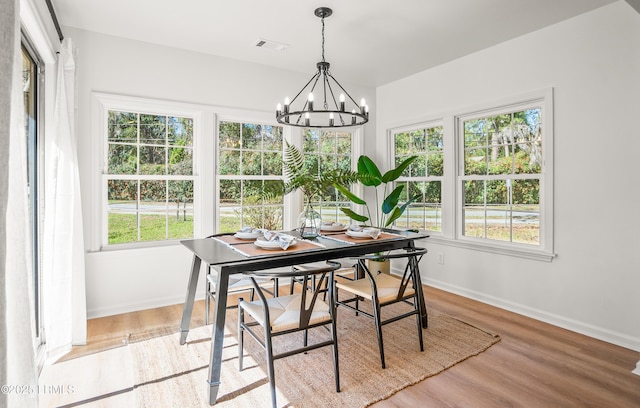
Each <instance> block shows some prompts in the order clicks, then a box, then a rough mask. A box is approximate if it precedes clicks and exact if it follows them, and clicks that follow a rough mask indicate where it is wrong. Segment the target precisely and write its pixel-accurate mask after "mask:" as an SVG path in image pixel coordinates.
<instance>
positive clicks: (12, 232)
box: [0, 0, 38, 407]
mask: <svg viewBox="0 0 640 408" xmlns="http://www.w3.org/2000/svg"><path fill="white" fill-rule="evenodd" d="M0 6H1V7H0V9H1V10H2V12H1V13H0V48H1V49H2V51H1V52H0V69H1V70H0V73H1V74H0V78H1V80H0V83H1V85H0V92H1V95H0V111H2V117H1V120H2V123H1V124H0V126H2V131H1V132H0V151H1V152H2V153H3V159H4V160H6V164H3V168H0V170H2V171H1V172H2V173H3V176H1V177H0V218H1V221H0V273H1V274H2V277H1V278H0V286H1V287H0V290H1V291H2V292H1V293H0V296H1V297H2V300H0V302H2V303H3V305H2V308H0V323H2V327H1V331H2V333H1V335H0V336H1V339H2V340H0V343H1V344H0V348H2V354H0V355H1V356H2V361H0V364H1V365H2V367H1V368H2V378H1V383H2V384H1V385H5V384H20V385H25V386H27V387H31V388H29V389H32V390H33V389H35V388H34V387H35V386H36V384H37V369H36V367H35V358H34V339H33V324H34V321H35V319H34V308H33V304H34V303H33V294H32V291H31V290H30V288H33V282H32V279H31V277H32V275H31V273H32V269H31V262H30V258H31V244H30V240H29V235H28V233H29V217H28V213H27V209H28V208H29V201H28V192H27V182H26V180H27V163H26V160H27V155H26V138H25V125H24V124H25V122H24V102H23V94H22V55H21V48H20V31H19V30H20V27H19V21H20V19H19V18H18V16H19V2H18V1H17V0H1V4H0ZM0 406H8V407H14V406H15V407H37V406H38V396H37V393H30V394H29V395H24V394H22V395H18V393H16V392H13V393H8V394H5V393H2V394H1V396H0Z"/></svg>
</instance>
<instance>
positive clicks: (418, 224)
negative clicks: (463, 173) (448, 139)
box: [392, 125, 444, 232]
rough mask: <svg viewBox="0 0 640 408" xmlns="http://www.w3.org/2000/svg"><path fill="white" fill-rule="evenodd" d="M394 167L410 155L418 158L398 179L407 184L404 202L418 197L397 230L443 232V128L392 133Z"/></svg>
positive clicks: (397, 224) (412, 129) (435, 126)
mask: <svg viewBox="0 0 640 408" xmlns="http://www.w3.org/2000/svg"><path fill="white" fill-rule="evenodd" d="M392 139H393V146H394V160H395V163H394V166H397V165H398V164H400V163H401V162H402V161H404V160H406V159H407V158H409V157H410V156H418V158H417V159H416V160H415V161H414V162H413V163H412V164H411V165H410V166H409V167H408V168H407V169H406V170H405V171H404V173H403V175H402V176H401V177H400V178H399V179H398V181H397V184H398V185H404V186H405V187H404V189H403V191H402V196H401V197H400V201H401V202H406V201H408V200H409V199H410V198H413V197H416V196H417V197H419V198H418V199H417V200H415V201H414V202H413V203H412V204H410V205H409V207H407V210H406V211H405V212H404V214H403V215H402V216H401V217H400V218H398V219H397V220H396V222H395V225H396V226H397V227H402V228H409V229H412V228H418V229H426V230H429V231H438V232H439V231H441V230H442V181H443V176H444V166H443V160H444V140H443V127H442V125H424V126H415V127H412V128H410V129H404V130H396V131H394V132H392Z"/></svg>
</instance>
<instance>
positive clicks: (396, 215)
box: [384, 207, 404, 227]
mask: <svg viewBox="0 0 640 408" xmlns="http://www.w3.org/2000/svg"><path fill="white" fill-rule="evenodd" d="M403 212H404V210H401V209H400V207H396V208H394V209H393V212H392V213H391V215H390V216H389V219H388V220H387V222H385V224H384V226H385V227H388V226H389V225H391V224H393V222H394V221H395V220H397V219H398V218H399V217H400V216H401V215H402V213H403Z"/></svg>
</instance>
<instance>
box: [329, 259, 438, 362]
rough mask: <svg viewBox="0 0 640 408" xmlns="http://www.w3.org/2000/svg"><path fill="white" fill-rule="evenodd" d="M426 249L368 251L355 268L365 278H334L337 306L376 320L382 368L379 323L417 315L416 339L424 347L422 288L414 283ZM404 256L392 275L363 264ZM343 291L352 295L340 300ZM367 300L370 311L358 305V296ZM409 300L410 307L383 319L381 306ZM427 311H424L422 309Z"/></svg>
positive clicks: (359, 299)
mask: <svg viewBox="0 0 640 408" xmlns="http://www.w3.org/2000/svg"><path fill="white" fill-rule="evenodd" d="M425 253H427V250H426V249H425V248H405V249H401V250H395V251H391V252H388V253H384V254H381V255H367V256H363V257H360V258H359V259H358V265H357V266H358V268H359V269H360V270H361V271H363V273H364V276H365V277H364V278H362V279H357V280H353V281H351V280H341V281H336V282H335V285H336V291H335V296H336V299H337V303H336V305H337V306H344V307H347V308H349V309H352V310H355V311H356V315H360V314H362V315H365V316H367V317H370V318H372V319H373V320H374V321H375V325H376V331H377V335H378V347H379V349H380V361H381V363H382V368H385V358H384V344H383V340H382V326H383V325H386V324H388V323H392V322H395V321H398V320H400V319H403V318H405V317H410V316H413V315H415V316H416V325H417V327H418V340H419V343H420V351H424V344H423V341H422V325H421V310H420V308H421V306H420V305H421V304H423V300H422V288H420V290H415V289H416V288H415V283H416V282H418V283H419V284H420V282H421V281H420V276H419V274H420V269H419V267H418V263H419V262H420V259H422V256H423V255H424V254H425ZM391 259H405V260H406V265H405V268H404V273H403V274H402V275H392V274H386V273H373V272H371V271H370V269H369V268H368V267H367V265H366V261H367V260H391ZM340 291H345V292H348V293H350V294H351V295H353V297H349V298H347V299H343V300H339V298H338V294H339V292H340ZM365 299H366V300H370V301H371V302H372V312H371V313H369V312H367V311H363V310H362V309H361V308H360V307H359V306H360V305H359V302H360V301H361V300H365ZM400 302H402V303H408V304H411V305H412V306H413V307H412V308H411V310H408V311H402V312H401V313H399V314H397V315H395V316H392V317H388V318H386V319H385V320H382V318H381V309H382V308H383V307H385V306H389V305H392V304H396V303H400ZM425 313H426V311H425Z"/></svg>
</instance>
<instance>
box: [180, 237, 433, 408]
mask: <svg viewBox="0 0 640 408" xmlns="http://www.w3.org/2000/svg"><path fill="white" fill-rule="evenodd" d="M346 232H348V231H330V232H326V233H321V235H319V236H317V237H315V238H312V239H309V238H305V239H303V238H302V237H300V235H299V234H298V232H297V231H286V232H284V233H285V234H287V235H291V236H293V237H294V238H295V244H294V245H291V246H289V247H287V248H286V249H282V248H279V247H278V248H274V247H264V246H258V245H257V244H256V242H255V241H253V240H245V239H238V238H237V234H233V233H229V234H218V235H213V236H210V237H207V238H199V239H188V240H182V241H180V242H181V243H182V245H184V246H185V247H186V248H188V249H189V250H190V251H191V252H192V253H193V260H192V263H191V271H190V273H189V278H188V283H187V294H186V299H185V302H184V306H183V310H182V319H181V322H180V344H185V343H186V341H187V337H188V334H189V325H190V322H191V315H192V312H193V305H194V300H195V295H196V287H197V285H198V279H199V276H200V270H201V266H202V264H203V263H204V265H205V267H206V268H211V267H215V268H216V269H217V270H218V273H217V282H216V286H215V287H216V301H215V303H214V314H213V327H212V333H211V352H210V361H209V371H208V380H207V383H208V386H209V389H208V394H209V405H214V404H215V402H216V399H217V395H218V389H219V386H220V384H221V382H220V381H221V367H222V348H223V340H224V329H225V318H226V309H227V288H228V286H229V277H230V276H231V275H234V274H241V273H244V272H251V271H258V270H264V269H274V268H281V267H290V266H293V265H299V264H306V263H311V262H318V261H325V260H330V259H346V258H357V257H359V256H362V255H367V254H373V253H379V252H385V251H391V250H394V249H402V248H414V247H415V241H416V240H421V239H425V238H428V237H429V235H428V233H427V232H426V231H424V230H394V229H383V230H382V232H381V234H380V235H379V236H378V237H377V238H376V239H373V238H367V237H361V236H357V237H354V236H353V235H352V234H348V233H346ZM207 270H208V269H207ZM417 276H418V279H419V277H420V274H419V273H418V274H417ZM415 284H416V287H417V288H419V289H421V288H422V283H421V282H415ZM419 299H420V314H421V319H422V325H423V327H427V325H428V316H427V309H426V305H425V302H424V296H423V295H422V291H421V290H420V296H419Z"/></svg>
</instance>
